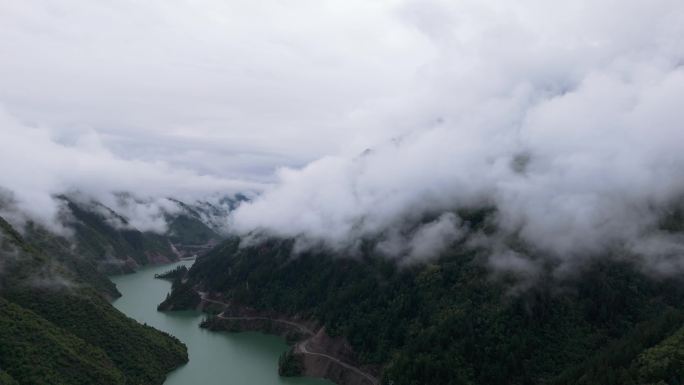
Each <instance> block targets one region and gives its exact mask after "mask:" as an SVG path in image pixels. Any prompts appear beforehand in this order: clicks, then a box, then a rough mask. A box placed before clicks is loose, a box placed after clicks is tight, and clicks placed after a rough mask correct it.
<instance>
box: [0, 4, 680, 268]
mask: <svg viewBox="0 0 684 385" xmlns="http://www.w3.org/2000/svg"><path fill="white" fill-rule="evenodd" d="M0 36H2V38H1V39H0V57H1V58H2V60H0V106H1V107H0V108H1V109H2V112H1V113H0V140H1V141H2V142H1V144H0V145H1V146H2V147H3V148H2V152H0V162H2V166H3V171H2V173H0V186H4V187H5V188H6V189H9V190H11V191H13V192H14V194H15V196H16V198H17V199H18V200H19V201H22V202H24V208H25V209H28V210H33V211H34V212H48V213H50V212H51V211H50V209H49V202H50V195H51V194H55V193H58V192H60V191H63V190H68V189H78V190H81V191H86V192H89V193H92V194H94V195H98V194H100V195H101V194H106V193H107V192H108V191H114V190H127V191H129V190H135V191H136V192H137V193H139V194H141V195H147V196H164V195H165V194H166V195H179V196H191V197H197V196H202V195H203V194H204V195H206V194H211V193H214V192H216V191H220V192H228V191H230V192H235V191H241V190H250V191H255V192H258V193H259V194H260V197H259V198H257V199H256V200H255V201H254V202H253V203H250V204H248V205H244V206H243V207H242V208H241V209H240V210H238V212H237V213H236V214H235V216H234V217H233V218H232V219H231V223H232V225H233V226H234V228H235V229H238V230H239V231H241V232H250V231H253V230H260V231H266V232H269V233H273V234H277V235H281V236H292V237H300V238H301V239H306V240H307V241H311V242H314V243H315V242H319V241H322V242H324V243H326V244H328V245H331V246H333V247H339V248H342V249H345V250H348V248H349V247H350V245H354V244H355V242H357V241H358V239H360V238H362V237H364V236H374V237H380V238H381V239H383V240H384V241H383V242H382V243H381V246H382V248H383V250H384V251H385V252H386V253H388V254H390V255H392V256H395V257H401V258H404V257H407V258H428V257H430V256H434V255H435V254H437V253H438V252H439V249H440V248H443V247H444V246H445V245H448V244H449V243H450V242H452V241H455V240H458V239H461V238H463V237H465V236H466V235H467V234H468V231H469V229H467V228H466V227H464V224H463V223H462V221H461V219H460V218H458V217H456V216H455V215H453V214H452V213H450V212H451V211H453V210H454V209H457V208H462V207H476V206H482V205H494V206H496V207H497V208H498V210H499V211H498V217H497V225H498V226H499V228H500V229H501V234H500V235H501V236H502V237H503V238H505V236H510V235H516V236H518V237H521V238H522V239H523V240H524V241H526V242H529V243H530V244H531V245H532V246H533V247H534V248H536V249H537V250H539V251H541V252H543V253H545V254H548V255H552V256H554V258H557V259H561V260H566V259H568V258H578V257H577V256H578V255H583V256H584V255H591V254H596V253H602V252H605V251H606V250H612V249H614V248H615V246H616V245H620V246H621V247H624V246H625V245H626V246H627V248H628V249H629V250H631V251H635V252H637V253H641V254H643V255H648V256H649V258H650V261H655V262H654V263H652V264H651V265H652V266H653V267H654V269H656V270H661V271H667V270H681V269H682V268H684V258H682V256H684V243H682V240H681V238H679V237H675V236H673V235H672V234H666V233H663V232H662V231H660V230H659V229H658V223H659V220H660V218H662V216H663V215H666V214H667V213H668V212H670V211H671V210H673V207H676V206H677V205H680V204H681V202H682V197H683V196H684V144H683V143H684V127H683V123H682V122H684V108H682V103H683V102H682V101H684V69H683V64H684V3H683V2H682V1H681V0H591V1H590V0H580V1H568V2H550V1H545V0H523V1H516V2H511V1H504V0H477V1H475V0H458V1H457V0H453V1H440V0H420V1H417V0H416V1H399V0H397V1H372V0H359V1H356V0H344V1H341V0H336V1H325V0H315V1H313V0H312V1H270V0H265V1H225V0H221V1H218V0H216V1H214V0H205V1H178V0H163V1H162V0H157V1H154V0H152V1H145V2H137V1H136V2H134V1H117V2H109V1H67V0H65V1H37V0H26V1H13V2H12V1H5V2H3V3H2V4H0ZM366 150H369V151H366ZM361 154H363V155H361ZM39 201H43V202H45V205H44V206H36V205H35V202H39ZM52 213H54V209H53V210H52ZM426 213H429V214H431V215H433V216H434V218H436V219H435V220H434V221H433V222H431V223H428V224H426V225H425V226H422V227H419V228H415V227H410V228H405V227H404V224H406V223H415V221H416V220H417V219H416V218H420V217H421V216H422V215H424V214H426ZM470 235H471V236H474V235H473V234H470ZM471 238H472V237H471ZM490 242H493V241H492V240H490ZM497 255H498V256H497ZM497 255H494V256H493V257H492V263H493V264H498V265H502V266H508V267H510V268H513V269H514V268H516V266H523V265H525V263H526V262H525V261H523V260H519V259H516V258H517V257H515V258H513V257H510V255H511V252H510V250H503V251H501V252H500V253H499V254H497ZM501 255H505V256H509V257H506V258H502V257H500V256H501Z"/></svg>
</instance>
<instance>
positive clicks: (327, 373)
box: [198, 292, 380, 385]
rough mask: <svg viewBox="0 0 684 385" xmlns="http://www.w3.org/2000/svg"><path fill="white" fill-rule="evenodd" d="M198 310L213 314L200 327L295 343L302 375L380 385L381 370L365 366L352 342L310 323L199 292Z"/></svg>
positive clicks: (342, 383)
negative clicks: (255, 332)
mask: <svg viewBox="0 0 684 385" xmlns="http://www.w3.org/2000/svg"><path fill="white" fill-rule="evenodd" d="M198 294H199V297H200V298H201V302H200V305H199V306H198V309H200V310H205V311H208V312H209V313H214V315H210V316H209V317H208V318H207V319H206V320H205V321H204V322H202V324H201V326H202V327H204V328H207V329H209V330H212V331H230V332H243V331H257V332H262V333H268V334H274V335H278V336H281V337H283V338H285V339H286V340H288V341H289V342H290V343H293V344H294V346H293V347H292V349H291V353H292V355H293V357H294V359H295V360H296V361H298V362H299V363H300V364H301V368H300V373H298V374H300V375H303V376H309V377H318V378H325V379H328V380H331V381H333V382H335V383H336V384H338V385H377V384H379V383H380V381H379V379H378V377H379V374H380V368H378V367H362V366H361V365H359V364H358V362H357V361H356V359H355V354H354V352H353V350H352V348H351V346H350V345H349V343H348V342H347V341H346V340H344V339H343V338H333V337H331V336H329V335H328V334H327V333H326V331H325V327H321V326H320V325H318V324H317V323H315V322H313V321H311V320H305V319H300V318H296V317H284V316H282V315H278V314H272V313H268V312H258V311H255V310H254V309H251V308H248V307H244V306H238V305H236V304H231V303H228V302H224V301H222V300H220V299H216V298H212V297H211V296H210V295H209V294H208V293H202V292H198Z"/></svg>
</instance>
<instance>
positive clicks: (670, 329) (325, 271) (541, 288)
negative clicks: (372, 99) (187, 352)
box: [188, 239, 684, 385]
mask: <svg viewBox="0 0 684 385" xmlns="http://www.w3.org/2000/svg"><path fill="white" fill-rule="evenodd" d="M188 279H189V281H188V284H190V285H199V286H201V287H202V288H203V290H208V291H212V292H219V293H222V294H223V295H224V297H225V298H229V299H231V300H233V301H237V302H239V303H243V304H245V305H249V306H252V307H255V308H258V309H262V310H274V311H277V312H281V313H285V314H297V315H300V316H301V315H305V316H308V317H310V318H312V319H316V320H317V321H319V322H321V323H322V324H324V325H325V326H326V328H327V330H328V332H329V333H331V334H333V335H341V336H344V337H346V338H347V339H348V340H349V342H350V343H351V344H352V346H353V347H354V349H355V351H356V353H357V354H358V358H359V360H360V361H361V362H362V363H364V364H369V365H377V366H379V367H382V368H383V374H382V378H383V382H384V383H385V384H390V383H391V384H395V385H399V384H407V385H409V384H411V385H425V384H440V385H445V384H559V385H560V384H615V385H618V384H631V383H634V384H644V383H657V382H658V381H664V383H667V384H678V383H679V382H677V381H681V380H682V378H683V377H682V374H683V373H684V371H683V370H684V359H683V357H684V356H683V355H682V353H681V351H684V337H682V335H684V329H680V328H681V327H682V325H683V322H684V312H683V309H684V305H683V304H684V284H683V282H682V281H681V280H676V279H660V280H652V279H650V278H648V277H646V276H644V275H643V274H642V273H640V272H639V271H638V270H637V269H635V268H634V267H633V266H632V265H631V264H629V263H627V262H617V261H616V259H597V260H596V262H593V263H588V264H586V265H585V266H583V267H582V268H578V270H577V272H576V273H575V274H574V275H573V276H569V277H568V278H566V279H564V280H562V281H561V280H555V281H551V280H539V281H538V282H537V283H536V284H535V285H533V286H532V287H531V288H529V289H527V290H524V291H521V292H518V293H513V292H512V291H511V289H512V288H514V287H516V284H520V283H521V282H520V281H519V280H518V278H516V277H515V276H511V277H498V278H496V279H494V278H493V277H492V275H491V272H490V271H489V270H488V269H487V268H486V266H485V264H483V263H482V255H481V254H479V253H478V252H476V251H460V250H459V249H458V248H455V249H454V250H452V251H451V252H450V253H447V254H445V255H444V256H443V257H442V258H441V259H439V260H438V261H436V262H434V263H430V264H423V265H413V266H404V267H399V266H397V265H396V264H395V263H393V262H391V261H388V260H387V259H385V258H381V257H377V256H374V255H373V254H372V253H367V254H366V255H363V256H361V257H357V258H339V256H333V255H332V254H330V253H325V252H322V251H320V252H307V253H298V254H295V253H294V252H293V242H292V241H288V240H270V241H266V242H263V243H261V244H258V245H255V246H250V247H239V240H238V239H230V240H227V241H226V242H224V243H223V244H221V245H219V246H218V247H216V248H215V249H214V250H212V251H211V252H210V253H208V254H207V255H206V256H204V257H202V258H200V259H198V261H197V262H196V263H195V265H194V266H193V267H192V268H191V269H190V271H189V273H188Z"/></svg>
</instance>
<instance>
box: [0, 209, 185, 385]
mask: <svg viewBox="0 0 684 385" xmlns="http://www.w3.org/2000/svg"><path fill="white" fill-rule="evenodd" d="M34 236H35V234H34ZM55 239H57V237H53V238H52V239H50V240H49V242H48V240H47V239H46V240H45V243H43V244H49V245H55V244H56V243H53V242H56V241H55ZM39 244H40V243H39ZM39 244H32V243H29V242H27V241H25V240H24V238H23V237H22V236H21V235H20V234H19V233H17V232H16V231H15V230H14V229H13V228H12V227H11V226H10V225H9V223H7V222H6V221H5V220H4V219H2V218H0V369H1V371H0V383H2V384H4V383H18V384H22V385H23V384H27V385H28V384H30V385H36V384H84V385H85V384H127V385H130V384H140V385H149V384H161V383H162V382H163V379H164V377H165V376H166V373H168V372H169V371H170V370H171V369H173V368H175V367H177V366H179V365H180V364H182V363H184V362H186V361H187V353H186V350H185V346H184V345H183V344H182V343H180V342H179V341H178V340H176V339H175V338H173V337H171V336H169V335H167V334H165V333H162V332H159V331H157V330H155V329H153V328H151V327H148V326H144V325H140V324H138V323H137V322H135V321H133V320H132V319H130V318H128V317H126V316H124V315H123V314H121V313H120V312H119V311H117V310H116V309H114V308H113V307H112V306H111V305H110V304H109V302H108V301H107V299H106V297H105V296H109V295H111V288H112V287H113V286H110V285H111V283H110V285H107V284H104V283H103V284H102V285H99V284H98V282H100V280H101V279H102V276H101V275H98V274H100V273H98V272H97V270H96V269H95V267H94V266H93V265H92V264H88V263H86V262H83V261H71V260H69V256H70V255H71V254H67V253H63V254H59V253H57V252H55V249H53V248H50V249H49V250H46V249H43V248H41V247H40V246H39ZM65 247H66V246H65ZM72 257H73V256H72ZM83 272H85V273H83ZM104 279H106V277H104ZM101 282H106V281H101ZM91 283H95V284H94V285H91ZM98 290H99V291H98Z"/></svg>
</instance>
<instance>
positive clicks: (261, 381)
mask: <svg viewBox="0 0 684 385" xmlns="http://www.w3.org/2000/svg"><path fill="white" fill-rule="evenodd" d="M181 264H184V265H186V266H188V267H190V265H192V261H181V262H178V263H174V264H170V265H165V266H156V267H148V268H143V269H141V270H140V271H138V272H137V273H135V274H130V275H122V276H116V277H112V281H114V283H116V286H117V287H118V288H119V291H120V292H121V294H123V296H122V297H121V298H119V299H117V300H116V301H114V307H116V308H117V309H119V310H120V311H122V312H123V313H124V314H126V315H128V316H129V317H131V318H134V319H136V320H137V321H138V322H141V323H147V324H148V325H150V326H153V327H155V328H157V329H159V330H163V331H165V332H167V333H169V334H172V335H174V336H176V337H177V338H178V339H179V340H181V341H183V342H184V343H185V344H186V345H187V346H188V355H189V358H190V362H189V363H188V364H186V365H184V366H182V367H180V368H178V369H176V370H175V371H173V372H172V373H171V374H169V376H168V378H167V379H166V381H165V382H164V385H333V384H332V383H331V382H329V381H326V380H320V379H313V378H283V377H280V376H278V357H279V356H280V354H281V353H282V352H284V351H286V350H287V349H288V347H287V345H286V344H285V341H284V340H283V339H282V338H279V337H275V336H268V335H265V334H261V333H216V332H209V331H207V330H205V329H201V328H200V327H199V326H198V325H199V323H200V322H201V321H202V319H203V315H202V313H200V312H196V311H183V312H164V313H162V312H158V311H157V305H158V304H159V302H161V301H162V300H163V299H164V297H165V296H166V294H167V293H168V292H169V290H170V289H171V284H170V282H168V281H165V280H161V279H155V278H154V275H155V274H157V273H163V272H165V271H167V270H170V269H173V268H174V267H176V266H178V265H181Z"/></svg>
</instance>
